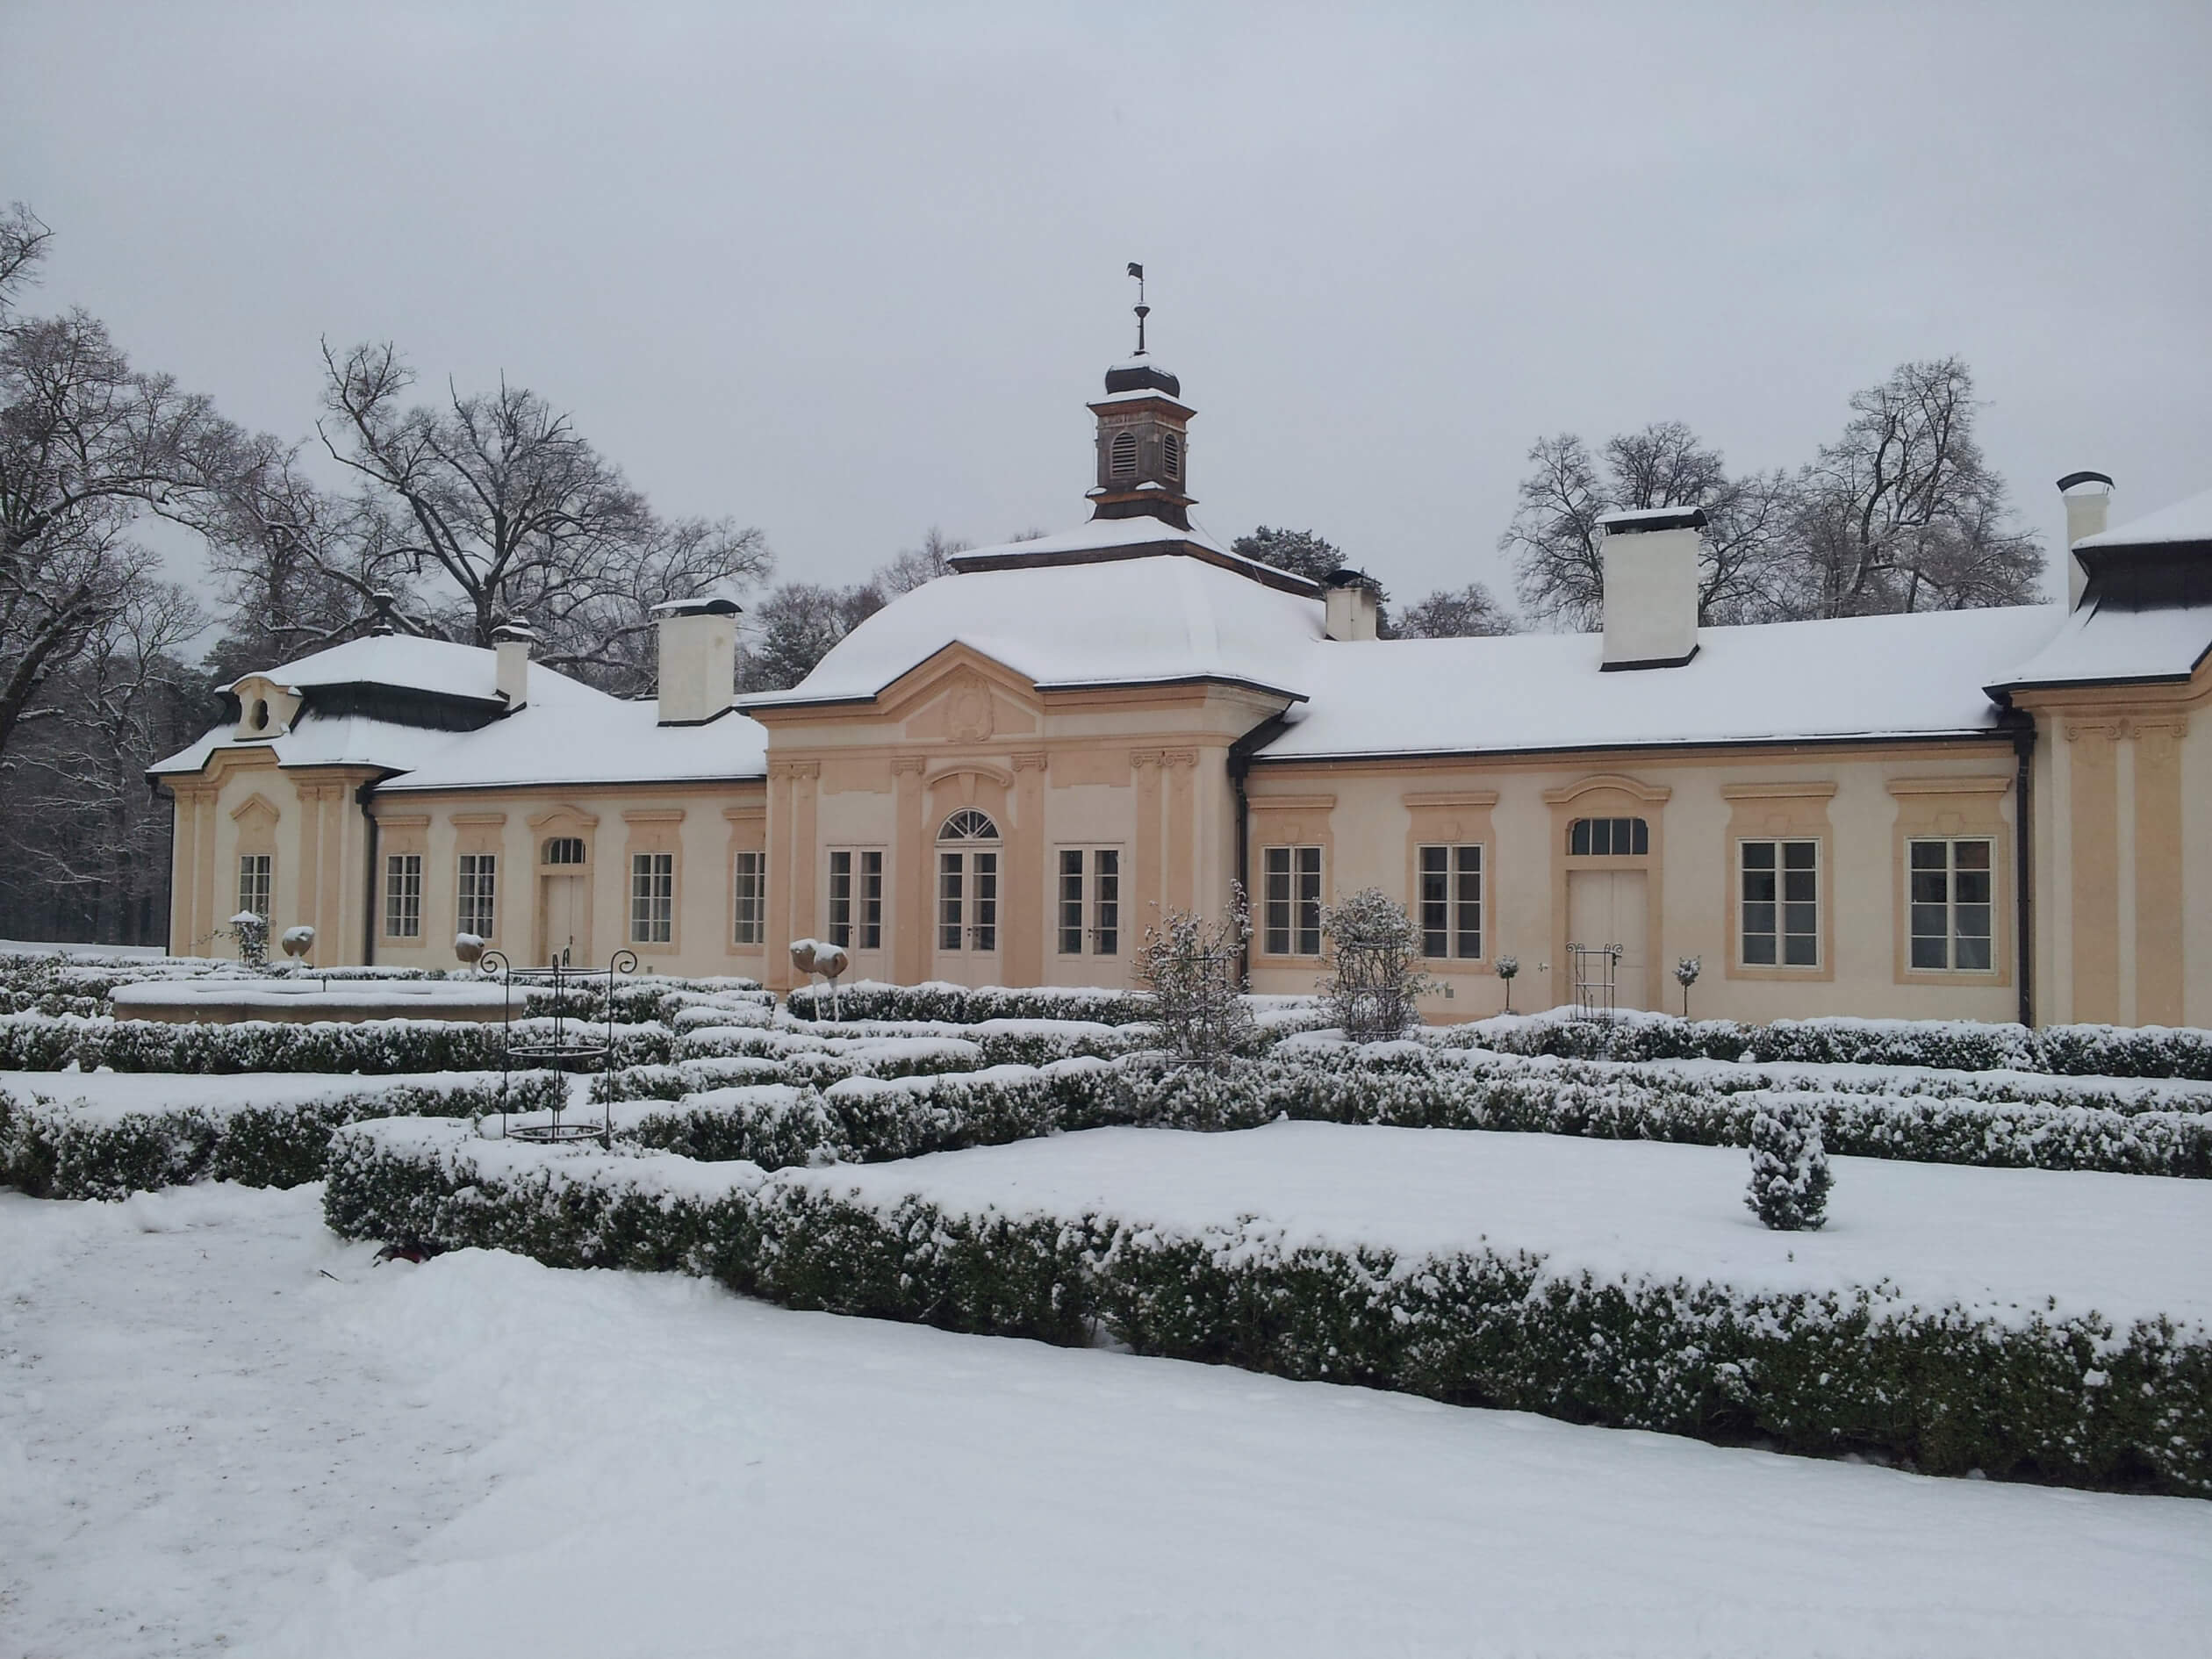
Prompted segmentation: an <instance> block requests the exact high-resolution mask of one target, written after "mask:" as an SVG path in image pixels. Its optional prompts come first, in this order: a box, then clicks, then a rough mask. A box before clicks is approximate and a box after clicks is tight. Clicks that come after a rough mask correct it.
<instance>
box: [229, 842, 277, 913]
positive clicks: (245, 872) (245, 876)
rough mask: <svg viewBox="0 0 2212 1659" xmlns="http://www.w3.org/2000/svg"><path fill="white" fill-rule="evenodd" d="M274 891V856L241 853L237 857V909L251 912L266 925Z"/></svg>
mask: <svg viewBox="0 0 2212 1659" xmlns="http://www.w3.org/2000/svg"><path fill="white" fill-rule="evenodd" d="M276 891H277V855H276V854H274V853H271V852H241V853H240V854H239V855H238V908H239V909H241V910H251V911H252V912H253V913H254V914H255V916H259V917H261V919H262V921H263V922H264V923H266V922H267V921H268V920H269V906H270V904H271V903H272V902H273V901H274V899H273V895H274V894H275V893H276Z"/></svg>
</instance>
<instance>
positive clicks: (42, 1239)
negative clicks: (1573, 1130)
mask: <svg viewBox="0 0 2212 1659" xmlns="http://www.w3.org/2000/svg"><path fill="white" fill-rule="evenodd" d="M317 1201H318V1194H317V1193H316V1191H315V1190H314V1189H304V1190H302V1191H300V1192H298V1193H292V1194H283V1193H251V1192H243V1191H240V1190H238V1189H219V1188H199V1189H181V1190H176V1191H172V1192H167V1193H161V1194H154V1195H149V1196H144V1197H141V1198H138V1199H133V1201H132V1202H131V1203H128V1204H123V1205H111V1206H98V1205H80V1204H61V1203H33V1202H32V1201H29V1200H25V1199H22V1198H19V1197H17V1196H14V1195H12V1194H7V1193H0V1659H28V1656H29V1655H37V1656H38V1659H49V1656H50V1655H71V1659H76V1656H78V1655H86V1656H92V1655H122V1654H131V1655H140V1654H147V1655H154V1654H169V1653H209V1652H249V1653H253V1654H256V1655H302V1654H315V1655H331V1656H333V1659H343V1656H345V1655H363V1656H364V1659H365V1656H367V1655H377V1659H385V1656H387V1655H393V1654H407V1655H414V1656H415V1659H445V1656H446V1655H456V1656H457V1655H532V1659H565V1656H566V1655H579V1656H580V1655H593V1656H594V1659H599V1656H600V1655H707V1654H715V1655H722V1654H728V1653H733V1652H751V1653H761V1654H775V1655H832V1654H835V1655H858V1654H877V1653H882V1654H895V1655H982V1656H985V1659H989V1656H994V1655H1034V1654H1043V1653H1050V1654H1053V1655H1124V1654H1146V1655H1152V1654H1186V1653H1188V1654H1201V1653H1203V1654H1208V1655H1232V1654H1253V1655H1260V1654H1266V1655H1281V1656H1283V1659H1296V1656H1298V1655H1309V1654H1311V1655H1322V1654H1328V1655H1342V1654H1347V1653H1357V1654H1361V1655H1430V1654H1434V1655H1446V1654H1453V1655H1505V1654H1545V1655H1578V1654H1625V1653H1636V1654H1652V1655H1689V1654H1765V1653H1793V1654H1816V1653H1817V1654H1827V1655H1860V1654H1870V1655H1871V1654H1933V1653H1942V1654H1945V1655H1976V1654H1991V1655H1996V1654H2004V1655H2038V1654H2054V1655H2055V1654H2061V1653H2063V1654H2069V1655H2072V1654H2078V1653H2082V1652H2108V1653H2120V1652H2124V1653H2129V1654H2132V1655H2156V1654H2165V1653H2172V1654H2180V1653H2194V1652H2200V1651H2201V1642H2202V1633H2203V1631H2204V1630H2205V1629H2206V1628H2207V1627H2208V1625H2212V1504H2206V1503H2196V1502H2191V1501H2188V1500H2183V1499H2163V1498H2129V1497H2110V1496H2104V1495H2100V1494H2091V1493H2081V1492H2070V1491H2055V1490H2043V1489H2039V1488H2030V1487H2017V1486H2001V1485H1995V1484H1988V1483H1969V1482H1960V1481H1932V1480H1924V1479H1920V1478H1916V1477H1914V1476H1904V1475H1900V1474H1895V1473H1892V1472H1889V1471H1885V1470H1881V1469H1869V1468H1860V1467H1852V1466H1847V1465H1843V1464H1838V1463H1825V1462H1813V1461H1809V1460H1804V1459H1796V1458H1785V1457H1776V1456H1771V1455H1768V1454H1761V1453H1756V1452H1749V1451H1729V1450H1723V1449H1719V1448H1715V1447H1707V1446H1703V1445H1699V1444H1696V1443H1693V1442H1689V1441H1683V1440H1671V1439H1668V1438H1666V1437H1663V1436H1656V1435H1645V1434H1629V1433H1612V1432H1608V1431H1604V1430H1596V1429H1579V1428H1572V1427H1569V1426H1563V1425H1560V1424H1555V1423H1550V1422H1547V1421H1544V1420H1542V1419H1540V1418H1528V1417H1522V1416H1517V1415H1513V1414H1509V1413H1501V1412H1486V1411H1461V1410H1454V1409H1451V1408H1448V1407H1444V1406H1439V1405H1434V1404H1429V1403H1427V1402H1425V1401H1420V1400H1415V1399H1410V1398H1406V1397H1398V1396H1391V1395H1383V1394H1375V1393H1370V1392H1367V1391H1363V1390H1354V1389H1340V1388H1331V1387H1326V1386H1322V1385H1317V1384H1308V1383H1281V1382H1276V1381H1274V1380H1272V1379H1268V1378H1264V1377H1257V1376H1252V1375H1245V1374H1243V1373H1239V1372H1236V1371H1230V1370H1224V1369H1212V1368H1203V1367H1196V1366H1189V1365H1181V1364H1177V1363H1174V1362H1170V1361H1152V1360H1138V1359H1134V1358H1131V1357H1129V1356H1126V1355H1119V1354H1104V1353H1094V1352H1068V1351H1063V1350H1058V1349H1052V1348H1047V1347H1042V1346H1039V1345H1036V1344H1031V1343H1020V1342H1007V1341H998V1340H994V1339H979V1338H969V1337H956V1336H949V1335H946V1334H944V1333H942V1332H932V1331H926V1330H918V1329H913V1328H909V1327H904V1326H898V1325H887V1324H880V1323H875V1322H870V1321H864V1320H848V1319H839V1318H832V1317H830V1316H825V1315H812V1314H796V1313H791V1312H787V1311H781V1310H778V1309H774V1308H770V1307H765V1306H762V1305H758V1304H751V1303H747V1302H744V1301H742V1300H739V1299H737V1298H736V1297H733V1296H728V1295H726V1294H724V1293H722V1291H720V1290H718V1289H715V1287H713V1286H711V1285H707V1284H704V1283H700V1282H693V1281H687V1280H682V1279H678V1278H673V1277H666V1278H645V1277H638V1276H632V1275H617V1274H606V1273H593V1274H585V1273H565V1274H564V1273H557V1272H553V1271H550V1270H548V1269H545V1268H539V1267H537V1266H535V1264H533V1263H530V1262H528V1261H525V1260H521V1259H519V1258H514V1257H506V1256H499V1255H493V1254H487V1253H478V1252H469V1253H461V1254H458V1255H455V1256H449V1257H446V1258H443V1259H442V1260H437V1261H435V1262H432V1263H430V1264H428V1265H427V1266H426V1267H423V1268H408V1267H406V1266H404V1265H399V1264H394V1265H391V1266H387V1267H384V1268H371V1267H370V1264H369V1256H370V1252H369V1251H368V1249H367V1248H366V1247H365V1246H340V1245H339V1244H338V1243H337V1242H336V1241H334V1240H333V1239H330V1238H329V1237H328V1236H327V1234H326V1233H324V1232H323V1231H322V1229H321V1227H320V1217H319V1214H318V1210H317ZM148 1227H151V1228H154V1229H156V1230H154V1231H147V1230H146V1229H147V1228H148ZM323 1270H327V1272H328V1273H330V1274H332V1275H336V1276H335V1277H334V1278H326V1277H323V1276H322V1271H323Z"/></svg>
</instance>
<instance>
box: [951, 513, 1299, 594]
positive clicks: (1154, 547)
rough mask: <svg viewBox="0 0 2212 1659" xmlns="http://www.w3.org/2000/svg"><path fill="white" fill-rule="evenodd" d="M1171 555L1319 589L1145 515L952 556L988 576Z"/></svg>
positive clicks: (959, 565)
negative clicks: (1008, 570) (1046, 566)
mask: <svg viewBox="0 0 2212 1659" xmlns="http://www.w3.org/2000/svg"><path fill="white" fill-rule="evenodd" d="M1155 552H1158V553H1172V554H1176V555H1179V556H1181V557H1188V558H1193V559H1196V560H1198V561H1200V562H1202V563H1204V564H1216V565H1219V566H1220V567H1221V568H1222V569H1224V570H1227V571H1237V572H1239V574H1241V575H1243V576H1244V577H1245V578H1246V579H1247V580H1251V581H1256V582H1262V583H1265V584H1266V585H1268V586H1270V587H1277V588H1282V589H1285V590H1287V591H1288V592H1290V593H1319V592H1320V591H1321V589H1320V586H1319V585H1318V583H1314V582H1311V581H1308V580H1307V579H1306V578H1304V577H1303V576H1296V575H1294V574H1292V573H1291V572H1290V571H1282V570H1277V569H1276V568H1275V566H1274V565H1272V564H1261V563H1260V561H1259V560H1258V559H1248V558H1246V557H1245V556H1244V555H1243V554H1241V553H1236V552H1232V551H1231V550H1230V549H1227V548H1225V547H1224V546H1222V545H1221V543H1220V542H1217V541H1215V540H1214V539H1213V538H1212V537H1211V536H1210V535H1206V534H1205V533H1204V532H1203V530H1179V529H1177V528H1175V527H1174V525H1172V524H1169V523H1167V521H1165V520H1162V519H1156V518H1153V516H1152V515H1151V514H1138V515H1137V516H1135V517H1133V518H1126V519H1093V520H1091V521H1090V522H1089V523H1088V524H1084V525H1081V526H1079V527H1077V528H1074V529H1073V530H1067V531H1063V532H1062V533H1060V534H1059V535H1040V536H1036V537H1033V538H1031V540H1029V541H1027V542H1000V543H998V544H997V545H995V546H993V547H978V548H971V549H968V550H967V551H966V552H965V553H955V554H954V555H953V556H952V559H951V560H950V563H951V564H952V568H953V569H954V570H955V571H989V570H1000V569H1004V568H1006V567H1008V566H1010V565H1034V564H1096V563H1099V562H1102V561H1104V560H1108V559H1120V558H1142V557H1148V556H1149V555H1150V554H1152V553H1155Z"/></svg>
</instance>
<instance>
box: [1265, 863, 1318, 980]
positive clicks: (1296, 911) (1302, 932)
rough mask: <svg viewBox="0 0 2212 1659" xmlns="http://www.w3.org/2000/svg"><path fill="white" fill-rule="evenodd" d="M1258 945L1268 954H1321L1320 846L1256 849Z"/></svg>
mask: <svg viewBox="0 0 2212 1659" xmlns="http://www.w3.org/2000/svg"><path fill="white" fill-rule="evenodd" d="M1260 880H1261V883H1262V892H1261V895H1260V897H1261V912H1262V923H1263V925H1262V929H1261V944H1262V945H1263V946H1264V947H1265V949H1266V951H1267V953H1268V955H1269V956H1318V955H1320V954H1321V849H1320V848H1318V847H1263V848H1261V849H1260Z"/></svg>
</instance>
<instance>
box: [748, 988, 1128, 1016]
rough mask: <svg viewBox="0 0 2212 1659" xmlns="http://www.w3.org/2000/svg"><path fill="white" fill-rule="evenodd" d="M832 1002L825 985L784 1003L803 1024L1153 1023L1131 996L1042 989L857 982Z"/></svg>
mask: <svg viewBox="0 0 2212 1659" xmlns="http://www.w3.org/2000/svg"><path fill="white" fill-rule="evenodd" d="M832 1002H833V999H832V997H831V995H830V988H829V987H828V986H827V985H802V986H800V987H798V988H796V989H794V991H793V992H792V993H791V995H789V996H788V997H786V999H785V1006H786V1007H787V1008H788V1009H790V1010H791V1012H792V1014H793V1016H794V1017H795V1018H799V1019H804V1020H820V1021H830V1020H831V1019H832V1018H837V1019H841V1020H847V1021H850V1020H926V1021H930V1022H932V1023H950V1024H954V1025H975V1024H979V1023H981V1022H983V1021H985V1020H1086V1021H1089V1022H1092V1023H1096V1024H1100V1025H1134V1024H1137V1023H1139V1022H1141V1021H1144V1020H1146V1019H1149V1018H1151V1017H1152V1016H1151V1013H1150V1010H1149V1009H1148V1008H1147V1006H1146V999H1145V998H1144V997H1143V996H1141V995H1137V994H1135V993H1132V992H1129V991H1111V990H1105V989H1102V988H1076V987H1064V986H1052V985H1042V986H1037V987H1034V988H1030V989H1027V990H1016V989H1014V988H1010V987H1007V986H1001V985H990V986H984V987H982V988H973V987H969V986H966V985H954V984H952V983H951V982H949V981H947V980H923V982H922V983H921V984H919V985H889V984H886V983H885V982H884V981H882V980H854V981H853V982H852V983H851V984H850V985H845V986H841V987H839V988H838V990H837V995H836V997H835V999H834V1004H835V1009H836V1012H835V1014H834V1015H833V1012H832Z"/></svg>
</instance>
